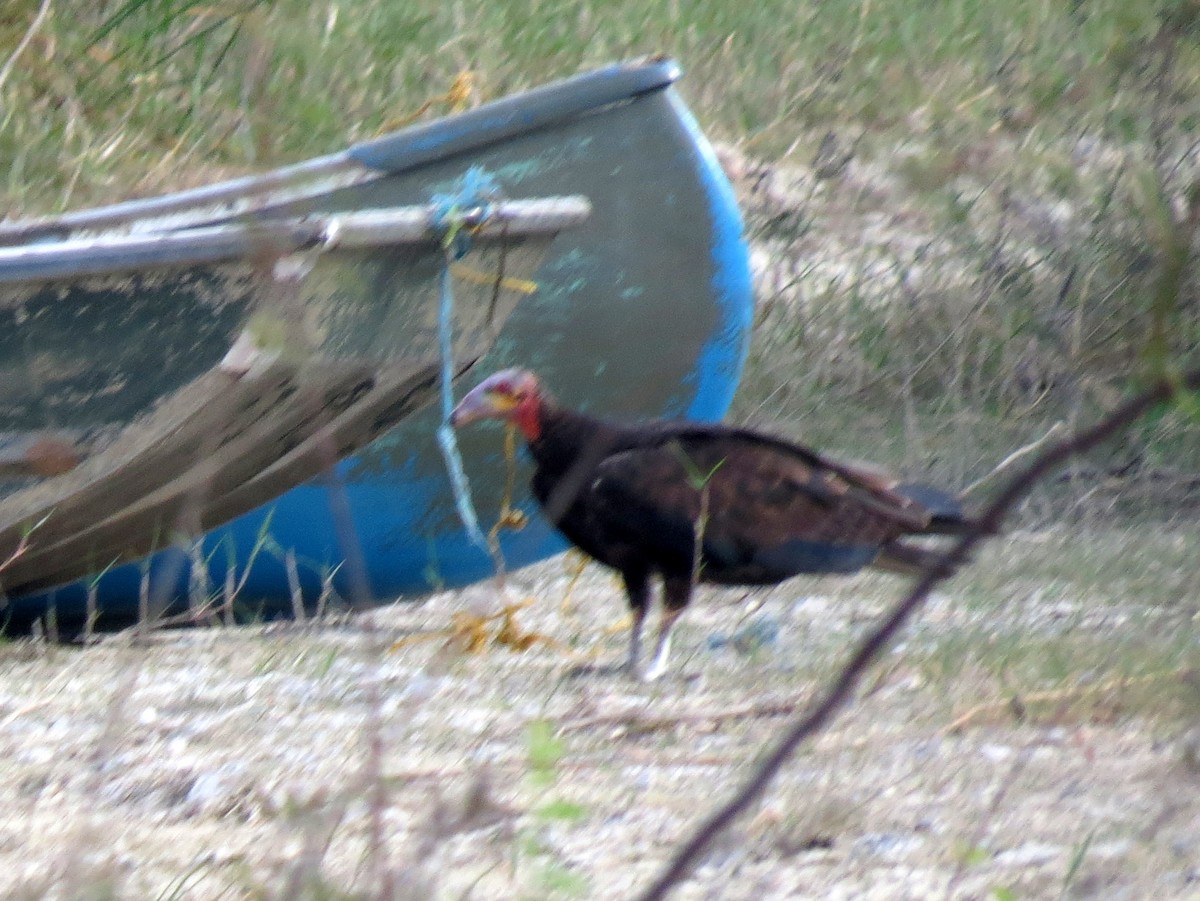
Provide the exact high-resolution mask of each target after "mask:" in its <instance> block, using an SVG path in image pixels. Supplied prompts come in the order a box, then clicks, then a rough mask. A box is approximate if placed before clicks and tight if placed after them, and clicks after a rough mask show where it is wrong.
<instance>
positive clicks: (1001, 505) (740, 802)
mask: <svg viewBox="0 0 1200 901" xmlns="http://www.w3.org/2000/svg"><path fill="white" fill-rule="evenodd" d="M1183 388H1186V389H1188V390H1193V391H1194V390H1197V389H1200V368H1198V369H1193V370H1191V371H1189V372H1188V373H1187V374H1186V375H1184V376H1183V377H1182V378H1175V379H1162V380H1160V381H1158V382H1156V383H1155V384H1154V385H1153V386H1151V387H1150V388H1148V389H1147V390H1145V391H1143V392H1142V393H1140V394H1138V395H1136V396H1134V397H1132V398H1130V399H1129V400H1128V401H1126V402H1125V403H1124V404H1122V405H1121V406H1119V407H1117V409H1115V410H1114V411H1112V412H1111V413H1110V414H1109V415H1108V416H1106V417H1105V418H1104V419H1102V420H1100V421H1099V422H1098V423H1096V424H1095V425H1093V426H1092V427H1091V428H1089V429H1086V430H1084V431H1081V432H1079V433H1077V434H1076V435H1075V436H1074V437H1073V438H1070V439H1065V440H1063V441H1059V442H1057V443H1055V444H1054V445H1052V446H1050V447H1049V448H1047V449H1046V450H1045V451H1043V452H1041V453H1040V454H1039V455H1038V456H1037V457H1036V458H1035V459H1034V460H1033V461H1032V462H1031V463H1029V464H1028V465H1027V466H1026V467H1025V468H1024V469H1023V470H1021V471H1020V472H1019V473H1017V475H1015V476H1013V477H1012V478H1011V479H1010V480H1009V481H1008V482H1007V484H1006V485H1005V486H1004V488H1003V489H1002V490H1001V491H1000V492H999V493H998V494H997V495H996V497H995V498H994V499H993V500H992V502H991V503H990V504H988V505H987V507H986V508H985V509H984V510H983V511H982V513H981V514H980V516H979V519H978V521H977V527H976V529H975V530H973V531H972V532H970V533H968V534H966V535H963V536H962V537H961V538H960V539H959V540H958V541H956V542H955V543H954V545H953V546H952V547H950V548H949V549H948V550H947V551H946V553H945V554H944V555H943V556H942V559H941V561H939V563H938V564H937V565H935V566H933V567H931V568H930V569H928V570H927V571H926V572H925V574H924V575H922V576H921V577H920V579H918V580H917V584H916V585H914V586H913V589H912V591H910V592H909V593H908V595H907V596H906V597H905V598H904V599H903V600H902V601H900V602H899V603H897V604H896V605H895V606H894V607H893V608H892V610H891V612H890V613H889V614H888V615H887V616H886V617H885V618H884V620H883V621H882V622H881V623H880V624H879V625H878V626H877V627H876V628H875V629H874V631H872V632H871V633H870V634H869V635H868V636H867V637H866V638H865V639H864V640H863V642H862V644H860V645H859V647H858V649H857V650H856V651H855V652H854V654H853V655H852V656H851V658H850V660H849V662H847V663H846V665H845V667H844V668H843V669H842V672H841V674H840V675H839V676H838V677H837V679H836V681H835V682H834V684H833V686H832V687H831V688H830V689H829V691H828V692H827V693H826V694H825V696H824V697H822V698H821V699H819V700H818V701H817V702H816V704H815V705H814V706H813V707H812V708H810V710H809V711H808V712H807V713H805V714H804V715H803V716H801V717H800V718H799V719H798V720H796V721H794V722H793V723H792V724H791V725H790V726H788V728H787V729H786V731H785V732H784V734H783V738H782V739H780V741H779V743H778V744H777V745H776V746H775V748H774V749H773V750H772V751H771V753H770V754H768V755H767V756H766V757H765V758H764V759H763V760H762V762H761V763H759V764H758V766H757V767H756V768H755V769H754V771H753V773H751V775H750V778H749V779H747V780H746V782H745V783H744V784H743V785H742V787H741V788H740V789H739V790H738V791H737V793H736V794H735V795H734V796H733V797H732V798H731V799H730V800H729V801H727V802H725V803H724V804H722V805H721V806H720V807H719V808H717V809H716V810H715V811H713V812H712V813H711V814H710V815H709V816H708V818H707V819H705V820H704V822H702V823H701V824H700V826H699V827H698V828H697V829H696V830H695V832H694V833H693V834H692V836H691V837H690V838H689V839H688V840H687V841H685V842H684V843H683V844H682V845H681V846H680V847H679V850H678V851H677V852H676V854H675V857H674V858H672V860H671V861H670V862H669V863H668V864H667V866H666V867H665V868H664V869H663V871H662V872H661V873H660V874H659V875H658V877H657V878H656V879H655V880H654V882H653V883H652V884H651V885H650V886H649V887H648V888H647V889H646V890H645V891H644V892H643V893H642V894H640V895H638V896H637V897H638V899H639V901H660V899H662V898H665V897H666V896H667V893H668V892H670V891H671V889H672V888H674V887H675V886H676V885H677V884H678V883H679V882H680V881H682V880H683V879H684V878H685V877H686V876H687V874H688V873H689V872H690V871H691V870H692V868H693V867H694V866H696V864H697V863H699V861H700V860H701V858H702V856H703V855H704V853H705V851H706V850H707V849H708V847H709V846H710V845H711V844H712V842H713V840H714V839H715V838H716V837H717V836H718V835H720V834H721V833H722V832H724V831H725V830H726V829H727V828H728V827H729V826H730V825H732V824H733V822H734V821H735V820H736V819H737V818H738V817H739V816H741V815H742V814H743V813H745V812H746V811H747V810H748V809H749V808H750V806H751V805H752V804H753V803H754V802H755V801H756V800H758V798H759V797H760V796H761V795H762V794H763V792H764V791H765V790H766V788H767V786H768V785H769V784H770V782H771V780H772V779H773V778H774V777H775V774H776V773H778V772H779V770H780V769H781V768H782V767H783V765H784V764H785V763H786V762H787V761H788V759H789V758H790V757H791V756H792V754H793V753H794V752H795V750H796V748H797V747H799V745H800V743H801V742H803V741H804V740H805V739H806V738H809V737H810V736H812V735H814V734H815V733H816V732H818V731H819V730H820V729H821V728H822V727H824V726H825V724H826V723H828V722H829V721H830V720H831V719H832V718H833V716H834V714H836V713H837V712H838V711H839V710H840V709H841V708H842V707H843V706H844V705H845V704H846V702H847V701H848V700H849V699H850V696H851V694H852V693H853V692H854V689H855V688H856V687H857V686H858V683H859V681H860V680H861V679H862V677H863V675H864V673H866V671H867V669H868V668H869V667H870V666H871V664H872V663H874V662H875V660H876V658H878V657H879V656H880V655H881V654H882V653H883V651H884V649H885V648H886V647H887V646H888V644H889V643H890V642H891V641H892V639H893V638H895V636H896V635H897V633H898V632H899V631H900V629H901V628H902V627H903V626H904V624H905V623H906V622H908V620H909V618H910V617H911V616H912V615H913V613H914V612H916V611H917V610H918V609H919V608H920V607H921V605H922V604H923V603H924V602H925V600H926V599H927V598H928V597H929V594H930V592H932V590H933V588H934V586H936V585H937V584H938V583H939V582H941V581H942V580H943V579H945V578H946V576H947V574H949V573H951V572H953V571H954V570H955V569H956V568H958V567H959V566H961V565H963V564H964V563H965V562H966V561H967V560H968V559H969V557H970V555H971V552H972V551H973V550H974V548H975V547H976V546H978V545H979V544H980V543H982V542H983V541H984V540H985V539H986V538H987V537H988V536H989V535H993V534H996V533H998V532H999V531H1000V526H1001V524H1002V523H1003V522H1004V519H1005V517H1006V516H1007V515H1008V513H1009V511H1010V510H1011V509H1012V508H1013V507H1014V506H1015V505H1016V504H1017V502H1018V501H1020V500H1021V499H1022V498H1024V497H1025V496H1026V495H1027V494H1028V493H1029V491H1030V490H1031V489H1032V488H1033V487H1034V486H1035V485H1036V484H1037V483H1038V482H1040V481H1041V480H1042V479H1044V478H1046V476H1048V475H1049V474H1050V473H1051V472H1053V471H1054V470H1055V469H1057V468H1058V467H1059V466H1061V465H1062V464H1063V463H1065V462H1066V461H1067V460H1069V459H1070V458H1071V457H1073V456H1075V455H1077V454H1081V453H1083V452H1085V451H1088V450H1091V449H1092V448H1093V447H1096V446H1097V445H1099V444H1102V443H1103V442H1105V441H1107V440H1108V439H1109V438H1112V437H1113V436H1114V435H1117V434H1118V433H1120V432H1122V431H1123V430H1125V429H1126V428H1128V427H1129V426H1130V425H1132V424H1133V423H1134V422H1135V421H1137V420H1138V419H1140V418H1141V417H1142V416H1144V415H1145V414H1146V413H1148V412H1149V411H1150V410H1152V409H1154V408H1156V407H1158V406H1160V405H1162V404H1164V403H1166V402H1167V401H1169V400H1171V399H1172V398H1173V397H1174V396H1175V394H1176V392H1177V391H1179V390H1180V389H1183Z"/></svg>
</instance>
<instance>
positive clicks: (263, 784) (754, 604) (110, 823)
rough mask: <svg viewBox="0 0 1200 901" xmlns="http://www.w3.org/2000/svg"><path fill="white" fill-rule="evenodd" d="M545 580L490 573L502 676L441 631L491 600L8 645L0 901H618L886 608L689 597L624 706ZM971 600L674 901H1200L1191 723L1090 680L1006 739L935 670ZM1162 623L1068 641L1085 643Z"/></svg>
mask: <svg viewBox="0 0 1200 901" xmlns="http://www.w3.org/2000/svg"><path fill="white" fill-rule="evenodd" d="M1028 540H1034V539H1028ZM1017 544H1018V547H1017V548H1016V550H1017V552H1018V553H1019V552H1020V548H1019V544H1020V541H1019V540H1018V542H1017ZM1010 550H1011V548H1010ZM983 565H985V566H986V561H984V562H983ZM568 575H569V568H568V566H567V564H566V561H564V560H563V559H559V560H553V561H549V562H547V563H544V564H541V565H539V566H537V567H533V568H530V569H528V570H524V571H522V572H520V573H517V574H514V575H513V576H512V577H510V584H509V588H510V591H511V592H513V593H514V596H517V597H521V598H530V599H534V602H533V603H532V605H531V606H530V607H528V608H527V609H525V610H523V611H521V612H520V613H519V614H518V619H517V622H518V624H519V626H520V627H521V629H522V630H527V631H535V630H536V631H539V632H541V633H542V634H544V635H546V636H547V637H550V638H552V639H553V640H554V644H553V645H551V644H536V645H535V646H534V647H532V648H531V649H530V650H528V651H526V652H524V653H517V652H514V651H513V650H510V649H508V648H504V647H496V646H494V645H493V646H491V647H490V648H489V649H488V650H487V651H486V652H484V653H476V654H463V653H461V652H460V651H459V650H458V649H456V648H452V647H447V645H446V642H445V640H444V639H443V638H441V637H439V636H437V635H436V633H437V631H438V630H442V629H445V628H446V627H447V626H448V624H449V623H450V621H451V618H452V616H453V614H454V613H455V612H457V611H463V610H477V611H481V612H482V611H489V610H492V609H494V606H495V604H496V602H497V593H496V589H495V586H494V585H492V584H490V583H489V584H485V585H480V586H476V587H474V588H472V589H469V590H468V591H466V592H451V593H446V594H442V595H438V596H436V597H434V598H433V599H431V600H430V601H428V602H426V603H423V604H419V605H416V604H407V605H395V606H392V607H388V608H382V609H380V610H377V611H373V612H372V613H370V614H367V615H364V616H360V617H357V618H355V619H353V620H352V621H347V622H340V623H339V622H332V623H325V624H319V625H311V624H310V625H306V626H296V625H279V626H255V627H245V628H238V629H211V630H209V629H204V630H194V631H187V632H172V633H163V634H159V635H155V636H152V637H151V638H149V639H146V640H143V641H140V642H133V641H131V640H130V639H129V638H128V637H127V636H113V637H109V638H106V639H104V640H103V641H101V643H99V644H98V645H96V646H93V647H89V648H86V649H79V648H62V647H45V646H41V645H36V644H30V643H25V642H17V643H12V644H8V645H6V646H4V647H3V648H2V649H0V671H2V673H3V678H2V679H0V723H2V724H3V728H2V729H0V760H2V761H3V764H2V766H3V778H2V779H0V801H2V809H3V810H4V814H3V816H2V817H0V860H2V861H3V866H2V867H0V894H2V895H3V896H4V897H13V898H23V897H28V898H42V897H120V898H156V897H158V898H196V899H201V898H204V899H208V898H217V897H222V898H260V897H292V896H294V897H299V896H301V895H302V894H303V892H301V888H303V887H306V886H307V889H306V891H307V892H308V894H307V895H306V896H307V897H321V898H325V897H346V896H347V895H344V894H339V892H348V891H350V890H351V889H355V888H356V887H357V889H358V890H361V891H364V892H367V893H370V892H375V891H378V890H379V888H380V887H381V886H383V885H386V884H388V883H389V881H390V882H391V884H392V885H393V888H394V891H393V896H394V897H403V898H409V897H412V898H418V897H440V898H462V897H468V898H518V897H522V898H525V897H529V898H536V897H589V898H622V897H630V896H631V895H632V894H633V893H634V892H635V890H636V889H637V888H638V887H639V886H644V885H645V884H646V883H647V882H648V880H649V879H650V878H651V877H652V876H653V874H654V873H655V872H656V871H657V870H658V869H659V868H660V867H661V866H662V864H663V863H664V861H665V860H666V859H667V858H668V857H669V855H670V852H671V849H672V847H673V846H674V844H675V843H676V842H678V841H679V840H680V839H681V837H683V836H685V835H686V834H688V833H689V831H690V829H691V828H693V826H694V825H695V823H696V822H697V819H698V817H699V816H700V815H701V814H702V813H703V812H704V811H706V810H707V809H709V808H710V806H711V805H712V804H713V803H715V802H716V801H718V800H720V799H724V798H726V797H727V796H728V795H729V793H730V792H731V791H732V790H733V789H734V787H735V786H736V785H738V784H739V783H740V781H741V780H742V779H743V778H744V776H745V774H746V773H747V769H748V767H749V766H751V764H752V762H753V761H754V760H755V758H756V757H757V756H758V755H759V754H760V753H761V752H762V751H763V749H764V748H765V747H767V746H768V745H769V744H770V743H771V742H772V741H773V740H774V736H775V735H776V733H777V731H778V730H779V729H780V728H781V727H782V725H783V723H784V720H783V719H782V715H784V714H787V713H789V712H791V711H794V710H800V709H802V708H803V706H804V704H805V702H806V701H807V700H808V699H809V698H811V697H812V695H813V693H814V691H815V690H817V688H818V687H819V685H820V684H821V683H822V682H823V680H826V679H828V676H829V674H830V673H831V672H832V670H833V669H834V667H835V665H836V663H837V661H838V660H839V659H841V658H842V657H843V656H844V655H845V654H846V652H847V650H848V648H849V647H850V646H851V644H852V642H853V641H854V639H855V638H857V637H858V636H860V635H861V634H862V633H863V632H864V630H865V629H867V628H868V627H869V626H870V624H871V622H872V621H873V619H874V618H875V617H876V616H878V614H879V613H880V612H881V611H882V609H883V608H884V606H885V604H886V603H887V601H888V600H889V599H890V598H892V597H894V596H896V594H897V593H898V590H899V589H900V588H901V587H902V584H903V583H902V582H899V581H897V580H892V579H889V578H887V577H874V576H866V577H858V578H855V579H851V580H847V581H833V580H819V581H816V582H808V583H801V582H795V583H792V584H789V585H786V586H783V587H780V588H776V589H772V590H769V591H755V592H750V593H747V592H741V591H705V592H702V594H701V598H700V600H699V602H698V603H697V604H696V605H694V607H693V608H692V610H690V611H689V615H688V616H687V617H686V618H685V619H684V621H683V624H682V625H681V627H680V630H679V641H678V643H677V649H676V651H677V653H676V656H675V664H676V667H675V672H674V673H673V674H672V675H671V676H670V677H668V678H667V679H665V680H663V681H662V682H660V683H656V684H653V685H644V684H639V683H636V682H632V681H630V680H628V679H626V678H624V677H622V676H619V675H616V674H613V673H608V672H604V671H602V670H601V671H597V670H596V669H595V665H597V664H603V663H611V662H615V661H617V660H619V659H620V658H621V656H622V655H623V652H624V641H625V639H624V636H623V635H622V634H618V633H612V634H610V633H608V632H607V631H606V628H607V627H609V626H612V625H614V624H616V623H617V622H618V621H619V619H620V616H621V613H622V609H623V608H622V602H621V599H620V595H619V593H618V589H617V586H616V585H615V583H614V582H613V580H612V579H611V577H610V576H608V575H607V574H606V573H604V572H603V571H601V570H599V569H598V568H596V567H590V568H589V569H588V570H587V571H586V572H585V575H584V577H583V579H582V580H581V582H580V583H579V585H578V587H577V588H576V590H575V591H574V593H573V595H572V601H571V604H570V609H569V610H567V611H565V612H564V611H562V610H561V609H560V602H561V600H562V598H563V596H564V593H565V591H566V587H567V582H568ZM964 578H965V577H964V576H960V577H958V579H956V581H955V582H953V583H951V584H950V585H949V586H948V587H947V591H946V593H944V594H941V595H938V596H937V597H935V599H934V600H933V603H932V604H931V605H930V606H929V607H928V608H927V609H926V610H925V612H924V614H923V615H922V617H921V618H920V620H919V621H918V622H917V623H915V624H914V627H913V629H912V630H910V632H909V633H908V637H907V638H906V639H905V641H904V642H902V643H901V644H899V645H897V646H896V647H895V648H894V649H893V650H892V652H891V653H890V655H889V657H888V658H887V659H886V660H885V661H884V662H883V665H882V666H881V667H880V668H879V669H878V670H877V671H876V673H875V674H873V675H872V676H871V677H870V678H869V679H868V682H867V685H866V688H865V690H864V691H863V692H862V693H861V696H860V697H859V698H858V700H857V701H856V702H855V704H854V705H853V706H852V708H850V709H849V710H848V711H847V712H846V713H845V715H843V716H842V717H841V718H840V719H839V720H838V721H837V722H836V723H835V724H834V726H833V728H832V729H831V730H830V731H829V732H827V733H825V734H824V735H822V736H820V738H819V739H818V740H817V741H816V742H815V744H813V745H811V746H808V747H806V748H805V749H803V750H802V752H801V754H800V755H799V756H798V757H797V758H796V759H794V760H793V762H792V763H791V765H790V766H789V767H788V768H787V769H786V771H785V772H784V773H783V775H782V777H781V778H780V779H779V780H778V781H777V782H776V784H775V785H774V786H773V787H772V789H771V791H770V792H769V794H768V796H767V798H766V799H765V800H764V801H763V803H762V804H761V805H759V807H758V808H757V810H756V812H755V814H754V815H753V816H752V817H751V818H749V819H748V820H747V821H745V822H742V823H740V824H739V825H738V827H737V828H736V829H735V830H734V831H733V832H732V833H730V834H729V835H727V836H726V837H725V838H723V839H722V840H721V841H720V842H719V844H718V847H717V848H716V849H715V850H714V851H713V853H712V854H710V855H709V857H708V859H707V861H706V862H705V864H704V865H703V866H702V867H701V868H699V869H698V870H697V871H695V872H694V873H693V874H692V877H691V878H690V879H689V880H688V881H687V882H686V883H685V884H683V885H682V886H681V887H680V888H679V890H678V892H677V895H676V897H679V898H721V899H725V898H729V899H736V898H747V899H750V898H785V897H788V898H790V897H795V898H809V897H812V898H929V897H959V898H1055V897H1096V898H1149V897H1156V898H1185V897H1200V760H1198V757H1200V750H1198V749H1197V748H1196V746H1195V745H1196V742H1195V740H1194V736H1192V737H1189V733H1188V721H1187V720H1186V718H1185V719H1184V720H1182V721H1181V720H1180V719H1179V718H1177V717H1169V718H1164V717H1161V716H1158V717H1149V716H1147V717H1143V716H1141V715H1139V712H1138V710H1137V709H1135V707H1136V701H1135V699H1134V698H1133V696H1132V695H1130V693H1129V692H1128V691H1127V690H1124V689H1122V688H1121V687H1110V688H1107V689H1105V688H1099V689H1097V690H1096V691H1094V692H1092V691H1090V690H1089V689H1088V685H1087V680H1086V674H1085V676H1084V678H1083V680H1082V681H1079V680H1076V679H1075V678H1074V677H1072V678H1070V679H1065V680H1064V681H1063V683H1062V684H1061V685H1060V686H1059V687H1058V689H1057V691H1059V692H1060V693H1061V700H1060V701H1059V702H1057V703H1053V704H1050V705H1042V706H1039V707H1038V708H1037V709H1036V710H1035V709H1034V708H1033V707H1032V706H1029V708H1028V710H1026V711H1025V712H1026V714H1027V715H1026V716H1025V717H1024V718H1023V719H1022V718H1019V717H1018V716H1016V715H1015V712H1014V708H1013V706H1012V705H1010V704H1008V703H1006V700H1007V699H1009V698H1011V697H1012V696H1013V694H1015V693H1017V690H1016V689H1014V690H1013V691H1011V692H1006V691H1005V690H1004V689H1003V687H1002V686H1000V685H998V684H997V683H996V680H995V679H989V678H985V677H982V676H981V675H980V672H979V671H978V668H977V667H975V666H973V665H971V664H966V665H957V664H953V665H952V664H951V663H950V662H949V661H950V655H949V654H948V652H947V651H946V650H945V648H946V647H947V645H946V643H945V641H946V638H947V636H954V635H956V634H959V635H962V636H964V641H970V640H972V639H970V638H968V637H967V636H974V635H976V634H977V631H978V629H979V627H980V623H981V621H982V619H983V617H981V615H980V612H979V610H978V608H976V607H975V606H973V605H969V604H960V603H959V600H958V598H957V596H956V594H955V591H956V587H961V585H962V582H963V579H964ZM1032 603H1035V604H1036V603H1038V602H1037V601H1036V599H1034V601H1033V602H1032ZM1044 606H1046V609H1045V610H1042V611H1040V612H1039V611H1038V610H1034V609H1032V608H1031V607H1030V606H1029V603H1022V604H1020V605H1018V606H1017V607H1016V608H1014V609H1013V610H1012V611H1011V612H1009V613H1007V614H1005V615H1003V616H1001V617H999V618H996V617H988V619H989V625H988V626H987V628H988V630H989V631H990V632H991V634H992V635H993V637H994V639H995V641H997V642H1000V641H1003V640H1004V636H1005V635H1006V634H1016V633H1019V632H1020V630H1022V629H1026V628H1028V624H1029V622H1031V621H1042V622H1043V623H1053V622H1054V621H1055V618H1056V616H1058V614H1057V613H1056V612H1055V610H1056V609H1057V608H1056V607H1055V606H1054V605H1049V604H1046V605H1044ZM1058 606H1061V603H1059V604H1058ZM1042 614H1045V615H1044V616H1043V615H1042ZM1154 616H1155V614H1154V612H1153V611H1152V610H1150V609H1149V608H1146V609H1141V608H1139V609H1134V608H1132V607H1131V608H1129V609H1125V610H1114V609H1113V608H1106V610H1105V611H1104V615H1100V616H1091V615H1088V616H1075V615H1070V616H1069V618H1070V622H1071V630H1072V634H1074V635H1076V636H1078V634H1079V633H1080V631H1081V630H1082V631H1083V632H1094V633H1095V635H1096V636H1099V637H1103V636H1104V635H1106V634H1111V632H1112V630H1113V629H1114V628H1121V627H1122V624H1126V625H1127V624H1128V623H1130V622H1136V623H1138V624H1139V627H1146V626H1147V625H1148V624H1149V627H1150V628H1151V629H1153V628H1154V626H1153V622H1154ZM1167 621H1168V619H1164V620H1162V622H1163V623H1166V622H1167ZM496 626H497V624H496V623H493V624H491V626H490V627H489V628H490V634H493V635H494V633H495V631H496ZM405 637H408V638H410V639H412V642H411V643H410V644H408V645H407V646H405V647H403V648H402V649H400V650H397V651H389V645H390V644H391V643H392V642H393V641H395V640H397V639H400V638H405ZM581 666H582V667H584V671H583V672H580V667H581ZM588 666H591V667H592V669H591V670H589V669H587V667H588ZM1022 690H1023V689H1022ZM1193 691H1194V686H1193ZM981 703H982V704H990V705H992V706H989V707H987V708H986V709H983V710H980V711H978V712H977V714H976V715H975V716H974V718H972V719H970V720H969V721H968V722H966V724H965V725H964V726H963V727H962V728H961V729H958V730H953V729H948V726H950V724H952V723H953V722H954V720H955V719H956V718H957V717H959V716H961V715H962V714H963V713H964V712H966V711H968V710H970V709H971V708H972V706H973V705H975V704H981ZM1189 742H1190V743H1189ZM372 846H374V847H375V852H374V853H372V851H371V848H372ZM350 896H351V897H358V895H350ZM370 896H374V895H370Z"/></svg>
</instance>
